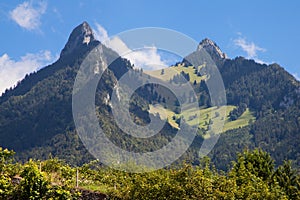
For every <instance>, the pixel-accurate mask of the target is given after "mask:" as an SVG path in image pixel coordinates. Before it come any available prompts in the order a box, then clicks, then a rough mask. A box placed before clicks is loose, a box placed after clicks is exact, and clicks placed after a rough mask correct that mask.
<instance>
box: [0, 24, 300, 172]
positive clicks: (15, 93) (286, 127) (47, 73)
mask: <svg viewBox="0 0 300 200" xmlns="http://www.w3.org/2000/svg"><path fill="white" fill-rule="evenodd" d="M95 47H99V48H101V54H100V57H99V58H96V59H100V60H105V61H106V62H107V63H112V64H111V65H109V67H108V69H107V70H106V71H105V72H104V75H103V76H102V78H101V80H100V82H99V83H98V86H97V90H96V95H95V104H96V113H97V117H98V120H99V125H100V126H101V127H102V128H103V129H104V130H105V133H106V134H107V136H108V138H110V139H111V140H112V141H113V143H114V144H116V145H118V146H120V147H122V148H124V149H126V150H128V151H135V152H136V151H139V152H146V151H154V150H157V149H159V148H161V147H163V146H164V145H165V144H167V143H168V142H170V141H171V139H172V138H173V137H174V135H175V134H176V132H177V131H178V128H179V127H180V126H187V127H189V128H192V127H198V135H197V137H196V139H195V141H194V143H193V144H192V146H191V148H190V149H189V150H188V152H187V153H186V154H185V155H183V157H182V159H184V160H186V161H187V162H191V163H193V164H199V158H198V150H199V147H200V145H201V143H202V141H203V139H204V138H205V137H208V136H207V133H208V131H209V129H210V128H211V124H212V123H214V121H213V120H214V119H217V118H218V117H219V115H218V113H219V109H222V108H223V107H213V105H212V103H211V99H210V92H209V90H208V87H207V81H209V79H210V76H209V74H206V75H205V74H202V73H201V71H202V70H205V68H206V66H205V64H204V65H201V66H192V65H191V63H189V60H191V59H197V56H199V51H201V50H202V49H205V50H206V52H207V53H208V54H209V55H210V56H211V58H212V59H213V61H214V62H215V63H216V65H217V67H218V69H219V71H220V73H221V76H222V78H223V81H224V85H225V89H226V96H227V105H226V106H224V107H226V108H227V114H226V118H225V119H224V120H225V121H226V122H225V127H224V129H223V131H222V133H220V134H221V137H220V139H219V142H218V143H217V145H216V146H215V148H214V149H213V150H212V152H211V153H210V157H211V158H212V161H213V162H214V163H215V165H216V166H217V168H218V169H224V170H225V169H227V168H228V166H229V165H230V162H231V161H232V160H234V159H235V155H236V153H237V152H241V151H242V150H243V149H244V148H249V149H252V148H255V147H260V148H262V149H263V150H266V151H267V152H269V153H270V154H271V156H272V157H273V158H274V159H275V161H276V164H282V163H283V161H284V160H285V159H291V160H293V161H294V164H295V165H297V166H300V156H299V155H300V145H299V143H300V117H299V116H300V83H299V82H298V81H296V80H295V78H293V76H291V75H290V74H289V73H288V72H286V71H285V70H284V69H283V68H282V67H280V66H279V65H277V64H271V65H266V64H259V63H256V62H255V61H253V60H248V59H245V58H242V57H237V58H235V59H229V58H228V57H227V56H226V54H225V53H223V52H222V51H221V49H220V48H219V47H218V46H217V45H216V43H214V42H212V41H211V40H209V39H204V40H203V41H202V42H201V43H200V44H199V47H198V49H196V50H195V52H192V53H191V54H190V55H187V56H186V58H185V59H183V61H182V62H179V63H177V64H176V65H174V66H171V67H169V68H166V69H164V70H160V71H152V72H146V74H143V72H142V71H141V70H137V69H133V67H132V65H131V64H130V62H129V61H128V60H126V59H123V58H121V57H118V54H117V53H116V52H114V51H113V50H111V49H109V48H107V47H105V46H104V45H102V44H100V42H99V41H97V40H95V38H94V36H93V33H92V30H91V28H90V27H89V25H88V24H87V23H86V22H84V23H83V24H81V25H79V26H78V27H76V28H75V29H74V30H73V32H72V33H71V35H70V37H69V39H68V41H67V44H66V45H65V47H64V48H63V50H62V52H61V54H60V57H59V59H58V61H56V62H55V63H53V64H52V65H49V66H46V67H44V68H43V69H41V70H40V71H38V72H36V73H33V74H30V75H27V76H26V77H25V79H24V80H22V81H21V82H20V83H19V84H18V85H17V86H16V87H15V88H13V89H10V90H7V91H6V92H5V94H3V96H1V97H0V146H3V147H7V148H10V149H14V150H15V151H16V152H17V158H18V159H19V160H26V159H28V158H30V157H32V158H38V159H44V158H48V157H49V155H52V156H58V157H59V158H62V159H65V160H66V161H67V162H69V163H71V164H82V163H84V162H87V161H88V160H91V159H93V157H92V156H91V155H90V154H89V153H88V151H87V150H86V149H85V147H84V146H83V144H82V142H81V140H80V139H79V136H78V135H77V132H76V130H75V125H74V120H73V116H72V91H73V85H74V81H75V77H76V75H77V73H78V70H79V67H80V65H81V63H82V62H83V60H84V59H85V58H86V56H87V55H88V54H89V53H90V52H91V51H92V50H93V49H94V48H95ZM115 58H117V59H115ZM103 69H104V68H101V69H100V70H103ZM97 70H99V69H97ZM126 72H130V74H131V78H132V79H134V80H140V79H141V77H147V76H152V77H153V78H155V79H157V80H159V79H160V80H163V81H169V82H170V81H171V82H174V83H176V84H181V82H182V80H181V78H180V76H179V74H181V75H182V76H183V77H185V79H186V80H187V81H189V82H190V83H191V85H192V87H193V89H194V91H195V93H196V96H197V98H195V97H194V96H192V95H191V94H184V95H183V96H182V97H181V98H182V100H183V101H187V102H190V103H195V102H196V103H197V104H198V105H199V107H200V110H193V109H190V110H189V109H187V111H186V112H182V113H181V112H180V109H179V105H178V99H176V97H175V96H174V94H172V92H170V90H168V89H167V88H164V87H161V86H159V85H157V84H146V85H145V86H143V87H140V88H139V89H138V90H137V91H136V92H135V93H134V94H133V96H132V97H131V99H130V114H131V117H132V119H133V121H134V122H135V123H137V124H141V125H146V124H148V123H149V121H150V120H149V119H150V116H151V117H154V118H155V119H157V120H160V119H162V120H164V119H166V118H167V121H168V123H166V124H165V126H164V128H163V129H162V130H161V131H160V133H159V134H157V135H156V136H154V137H151V138H150V139H148V140H147V139H143V138H134V137H132V136H130V135H127V134H126V133H124V131H122V130H121V129H120V127H118V126H117V124H116V122H115V120H114V118H113V116H112V109H111V105H110V103H109V101H110V100H111V99H110V98H111V96H112V91H113V89H114V88H115V87H116V82H117V80H118V79H119V78H120V77H122V75H123V74H124V73H126ZM156 104H160V105H161V106H160V107H159V106H157V105H156ZM164 112H165V113H166V116H164ZM155 113H159V115H156V114H155ZM197 113H198V114H199V115H198V114H197ZM118 114H119V115H120V116H121V117H122V116H125V114H124V113H122V112H121V111H120V112H119V113H118ZM197 117H198V118H199V119H200V123H199V124H197V122H196V121H195V118H197ZM127 128H130V127H127ZM188 130H190V129H188ZM133 131H135V130H133ZM136 134H138V133H136Z"/></svg>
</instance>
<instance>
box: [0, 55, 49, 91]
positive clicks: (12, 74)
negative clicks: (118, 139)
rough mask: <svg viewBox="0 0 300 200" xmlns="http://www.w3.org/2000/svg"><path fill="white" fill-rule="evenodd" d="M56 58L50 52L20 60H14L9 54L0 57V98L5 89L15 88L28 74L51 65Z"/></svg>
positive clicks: (26, 56) (23, 57)
mask: <svg viewBox="0 0 300 200" xmlns="http://www.w3.org/2000/svg"><path fill="white" fill-rule="evenodd" d="M54 59H55V56H53V55H52V54H51V52H50V51H47V50H45V51H40V52H38V53H35V54H33V53H28V54H26V55H25V56H22V57H21V58H20V59H19V60H14V59H12V58H10V57H9V55H8V54H6V53H5V54H3V55H2V56H0V96H1V94H2V93H3V92H4V91H5V89H7V88H10V87H14V86H16V84H17V83H18V81H20V80H22V79H23V78H24V77H25V75H26V74H28V73H31V72H34V71H37V70H39V69H40V68H41V67H43V66H45V65H47V64H49V63H51V62H52V61H53V60H54Z"/></svg>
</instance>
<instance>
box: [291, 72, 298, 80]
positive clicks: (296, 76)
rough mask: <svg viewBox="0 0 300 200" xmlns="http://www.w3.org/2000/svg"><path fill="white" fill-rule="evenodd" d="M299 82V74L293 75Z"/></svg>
mask: <svg viewBox="0 0 300 200" xmlns="http://www.w3.org/2000/svg"><path fill="white" fill-rule="evenodd" d="M292 75H293V76H294V77H295V78H296V79H297V80H298V81H300V76H299V74H298V73H293V74H292Z"/></svg>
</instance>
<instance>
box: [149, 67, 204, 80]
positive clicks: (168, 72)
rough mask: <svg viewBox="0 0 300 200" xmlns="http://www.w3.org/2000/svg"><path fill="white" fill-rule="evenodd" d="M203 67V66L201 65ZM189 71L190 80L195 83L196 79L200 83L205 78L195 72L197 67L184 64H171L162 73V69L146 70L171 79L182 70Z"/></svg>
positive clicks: (153, 74) (160, 77)
mask: <svg viewBox="0 0 300 200" xmlns="http://www.w3.org/2000/svg"><path fill="white" fill-rule="evenodd" d="M200 68H201V66H200ZM182 71H183V72H184V73H188V74H189V75H190V82H191V83H194V81H195V80H196V82H197V83H200V81H201V80H203V79H205V78H206V77H205V76H197V74H195V69H194V67H193V66H189V67H184V66H183V65H180V64H179V65H178V66H171V67H168V68H165V69H164V73H163V74H162V70H155V71H144V72H145V73H146V74H148V75H150V76H153V77H155V78H158V79H161V80H164V81H169V80H171V79H172V78H173V77H174V76H175V75H177V74H180V73H181V72H182Z"/></svg>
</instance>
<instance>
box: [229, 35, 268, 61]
mask: <svg viewBox="0 0 300 200" xmlns="http://www.w3.org/2000/svg"><path fill="white" fill-rule="evenodd" d="M234 44H235V45H236V46H237V47H240V48H241V49H242V50H243V51H244V52H246V54H247V58H249V59H255V60H256V61H258V62H263V61H261V60H259V59H258V58H257V53H258V52H265V51H266V49H264V48H261V47H259V46H257V45H256V44H254V42H248V41H247V40H246V39H245V38H242V37H239V38H237V39H235V40H234Z"/></svg>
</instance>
